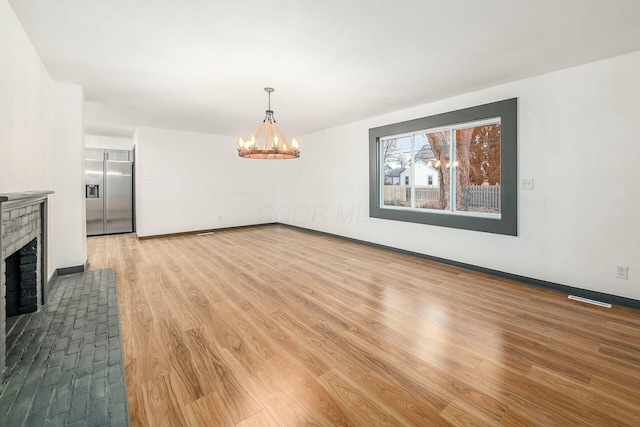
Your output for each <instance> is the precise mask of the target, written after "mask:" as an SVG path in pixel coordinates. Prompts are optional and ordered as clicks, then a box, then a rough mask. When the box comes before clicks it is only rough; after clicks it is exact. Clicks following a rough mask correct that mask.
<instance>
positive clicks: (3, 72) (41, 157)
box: [0, 0, 56, 276]
mask: <svg viewBox="0 0 640 427" xmlns="http://www.w3.org/2000/svg"><path fill="white" fill-rule="evenodd" d="M51 102H52V81H51V78H50V77H49V74H48V73H47V70H46V69H45V67H44V65H43V64H42V61H41V60H40V57H39V56H38V54H37V53H36V51H35V49H34V47H33V45H32V44H31V41H30V40H29V38H28V37H27V34H26V33H25V31H24V29H23V28H22V26H21V25H20V22H19V21H18V18H17V17H16V15H15V14H14V12H13V9H12V8H11V6H10V5H9V3H8V2H7V1H6V0H0V193H8V192H15V191H26V190H52V189H53V162H52V158H53V144H52V115H51ZM54 217H55V212H52V210H51V209H50V210H49V229H51V228H52V227H53V218H54ZM55 268H56V259H55V252H54V248H53V241H52V239H49V247H48V270H49V271H48V272H47V275H48V276H50V275H51V274H52V273H53V271H54V270H55Z"/></svg>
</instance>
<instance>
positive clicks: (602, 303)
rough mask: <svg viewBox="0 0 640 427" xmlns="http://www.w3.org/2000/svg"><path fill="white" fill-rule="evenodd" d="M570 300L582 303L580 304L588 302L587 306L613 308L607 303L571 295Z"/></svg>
mask: <svg viewBox="0 0 640 427" xmlns="http://www.w3.org/2000/svg"><path fill="white" fill-rule="evenodd" d="M569 299H572V300H576V301H580V302H586V303H587V304H593V305H598V306H600V307H606V308H611V304H609V303H607V302H602V301H596V300H594V299H589V298H582V297H577V296H575V295H569Z"/></svg>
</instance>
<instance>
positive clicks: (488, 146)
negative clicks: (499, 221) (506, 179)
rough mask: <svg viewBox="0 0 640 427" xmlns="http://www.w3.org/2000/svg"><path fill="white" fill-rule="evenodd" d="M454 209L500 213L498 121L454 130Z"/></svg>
mask: <svg viewBox="0 0 640 427" xmlns="http://www.w3.org/2000/svg"><path fill="white" fill-rule="evenodd" d="M456 161H457V167H456V210H459V211H467V212H481V213H500V122H496V123H490V124H486V125H482V126H476V127H469V128H464V129H457V130H456Z"/></svg>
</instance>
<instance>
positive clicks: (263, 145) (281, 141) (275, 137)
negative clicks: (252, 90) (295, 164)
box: [238, 87, 300, 159]
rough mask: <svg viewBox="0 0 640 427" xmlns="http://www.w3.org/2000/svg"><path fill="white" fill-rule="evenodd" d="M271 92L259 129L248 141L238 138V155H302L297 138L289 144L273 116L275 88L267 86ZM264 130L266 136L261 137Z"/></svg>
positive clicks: (292, 157)
mask: <svg viewBox="0 0 640 427" xmlns="http://www.w3.org/2000/svg"><path fill="white" fill-rule="evenodd" d="M264 90H265V91H266V92H267V93H268V94H269V109H268V110H267V111H266V113H267V115H266V116H265V118H264V120H263V121H262V124H260V127H259V128H258V130H257V131H256V132H255V133H254V134H253V135H251V136H250V137H249V138H247V139H246V141H245V140H244V139H242V138H240V139H238V155H239V156H240V157H244V158H247V159H296V158H298V157H300V145H299V144H298V141H296V139H295V138H293V139H292V140H291V143H290V144H289V143H288V142H287V139H286V138H285V137H284V134H283V133H282V130H281V129H280V125H278V122H276V119H275V117H273V110H272V109H271V92H273V91H274V90H275V89H273V88H270V87H265V88H264ZM263 130H264V136H263V137H262V139H261V137H260V135H261V133H262V131H263Z"/></svg>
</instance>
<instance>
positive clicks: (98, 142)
mask: <svg viewBox="0 0 640 427" xmlns="http://www.w3.org/2000/svg"><path fill="white" fill-rule="evenodd" d="M84 145H85V147H86V148H106V149H111V150H127V151H130V150H132V149H133V138H125V137H116V136H105V135H85V138H84Z"/></svg>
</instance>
